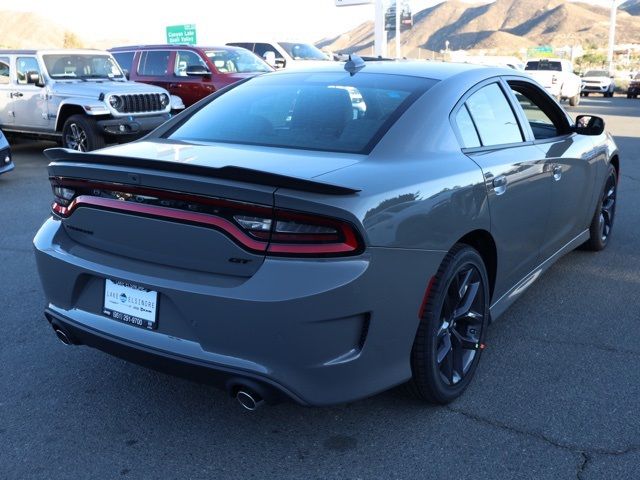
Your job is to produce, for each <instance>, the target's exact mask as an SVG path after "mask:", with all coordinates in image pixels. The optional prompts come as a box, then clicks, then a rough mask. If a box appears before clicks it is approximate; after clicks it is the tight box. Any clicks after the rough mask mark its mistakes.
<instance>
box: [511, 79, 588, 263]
mask: <svg viewBox="0 0 640 480" xmlns="http://www.w3.org/2000/svg"><path fill="white" fill-rule="evenodd" d="M507 83H508V84H509V86H510V87H511V91H512V94H513V95H514V98H515V101H516V102H517V105H519V106H520V108H521V110H522V114H523V115H524V117H525V119H526V127H527V129H529V130H530V132H531V135H532V136H533V139H534V143H535V146H536V148H538V149H539V150H540V151H541V153H542V155H543V156H544V159H545V170H546V171H547V172H548V173H549V175H550V184H551V208H550V210H549V215H548V218H547V225H546V235H545V239H544V243H543V247H542V250H541V257H542V259H546V258H548V257H550V256H552V255H553V254H554V253H556V252H557V251H558V250H560V249H561V248H562V247H564V246H565V245H566V244H567V243H568V242H569V241H570V240H572V239H573V238H575V237H576V236H578V235H579V234H580V233H581V232H582V231H584V230H585V229H586V228H587V226H588V224H589V221H590V217H591V214H592V213H593V212H592V202H593V200H594V199H593V195H594V192H595V188H594V186H595V185H594V182H595V181H596V168H597V158H596V156H595V155H593V143H592V141H591V139H590V138H589V137H586V136H580V135H577V134H576V133H574V132H572V129H571V125H570V123H569V120H568V119H567V116H566V114H565V113H564V112H563V110H562V109H561V108H560V107H559V106H558V105H557V104H556V103H555V102H554V101H553V100H552V99H551V98H549V96H548V95H547V94H546V93H545V92H544V91H542V90H541V89H540V88H539V87H538V86H536V85H534V84H533V83H530V82H528V81H526V80H523V79H510V80H507Z"/></svg>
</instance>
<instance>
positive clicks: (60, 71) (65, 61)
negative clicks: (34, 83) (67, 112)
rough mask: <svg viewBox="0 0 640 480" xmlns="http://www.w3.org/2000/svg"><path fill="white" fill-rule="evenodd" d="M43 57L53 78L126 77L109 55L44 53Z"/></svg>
mask: <svg viewBox="0 0 640 480" xmlns="http://www.w3.org/2000/svg"><path fill="white" fill-rule="evenodd" d="M42 58H43V60H44V64H45V67H46V68H47V72H48V73H49V76H50V77H51V78H53V79H80V80H87V79H104V80H115V79H118V80H124V79H125V78H124V75H123V74H122V70H120V67H119V66H118V64H117V63H116V62H115V60H113V58H111V56H109V55H100V54H68V53H64V54H50V55H43V56H42Z"/></svg>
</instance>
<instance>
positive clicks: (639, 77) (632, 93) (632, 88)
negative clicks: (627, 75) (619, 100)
mask: <svg viewBox="0 0 640 480" xmlns="http://www.w3.org/2000/svg"><path fill="white" fill-rule="evenodd" d="M638 94H640V73H636V75H635V77H633V78H632V79H631V81H630V82H629V87H628V88H627V98H638Z"/></svg>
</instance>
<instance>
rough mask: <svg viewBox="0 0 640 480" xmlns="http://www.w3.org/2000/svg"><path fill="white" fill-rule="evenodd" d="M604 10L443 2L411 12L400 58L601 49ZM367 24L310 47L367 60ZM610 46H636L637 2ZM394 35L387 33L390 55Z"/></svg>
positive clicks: (639, 33)
mask: <svg viewBox="0 0 640 480" xmlns="http://www.w3.org/2000/svg"><path fill="white" fill-rule="evenodd" d="M609 13H610V11H609V9H607V8H602V7H598V6H595V5H591V4H587V3H577V2H569V1H563V0H526V1H523V0H496V1H494V2H492V3H486V2H483V3H477V4H469V3H465V2H462V1H459V0H447V1H445V2H442V3H439V4H437V5H435V6H432V7H429V8H426V9H423V10H421V11H419V12H415V13H414V16H413V21H414V24H413V28H411V29H410V30H407V31H405V32H403V33H402V34H401V41H402V54H403V56H407V57H419V56H420V55H423V56H424V55H425V50H427V51H432V52H439V51H441V50H444V49H445V48H446V44H447V43H446V42H447V41H448V42H449V44H448V48H449V49H451V50H459V49H465V50H470V49H489V50H495V51H500V52H501V53H508V54H512V53H517V52H518V51H519V50H520V49H522V48H528V47H533V46H538V45H554V46H557V47H560V46H565V45H577V44H581V45H582V46H583V48H598V47H606V46H607V41H608V34H609ZM373 41H374V35H373V22H365V23H363V24H361V25H359V26H357V27H356V28H354V29H352V30H350V31H348V32H346V33H344V34H342V35H339V36H337V37H334V38H325V39H322V40H320V41H319V42H317V43H316V45H317V46H318V47H320V48H325V49H328V50H332V51H334V52H338V53H345V52H356V53H360V54H364V55H371V54H372V50H373ZM616 43H618V44H621V43H640V0H629V1H627V2H626V3H625V4H623V5H622V7H621V8H620V9H619V11H618V15H617V31H616ZM393 48H394V33H393V32H389V50H388V51H389V52H390V54H392V53H393Z"/></svg>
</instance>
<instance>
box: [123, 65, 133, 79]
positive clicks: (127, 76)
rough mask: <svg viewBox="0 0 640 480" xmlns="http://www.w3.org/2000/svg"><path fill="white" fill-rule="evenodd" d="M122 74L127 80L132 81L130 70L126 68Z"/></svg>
mask: <svg viewBox="0 0 640 480" xmlns="http://www.w3.org/2000/svg"><path fill="white" fill-rule="evenodd" d="M122 73H124V78H126V79H127V80H131V75H130V74H129V70H127V69H126V68H125V69H124V70H122Z"/></svg>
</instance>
